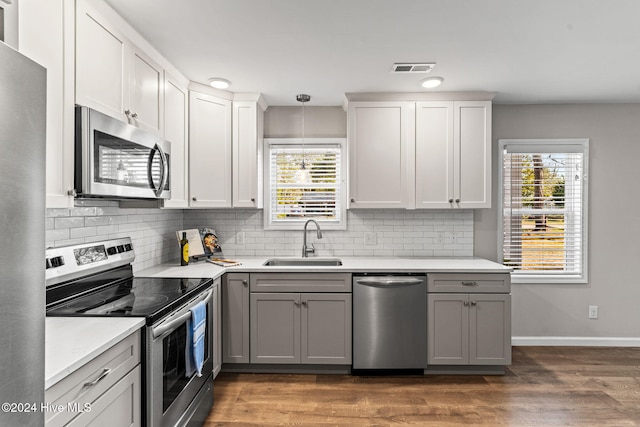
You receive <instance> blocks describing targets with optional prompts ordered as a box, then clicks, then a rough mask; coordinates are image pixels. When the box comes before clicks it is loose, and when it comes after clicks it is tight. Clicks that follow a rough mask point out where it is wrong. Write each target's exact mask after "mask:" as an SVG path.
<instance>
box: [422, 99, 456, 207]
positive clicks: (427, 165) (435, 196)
mask: <svg viewBox="0 0 640 427" xmlns="http://www.w3.org/2000/svg"><path fill="white" fill-rule="evenodd" d="M453 115H454V108H453V102H450V101H441V102H436V101H434V102H418V103H417V104H416V208H437V209H443V208H444V209H448V208H451V207H453V206H454V201H455V199H454V188H453V185H454V179H453V176H454V174H453V173H454V141H453V121H454V120H453Z"/></svg>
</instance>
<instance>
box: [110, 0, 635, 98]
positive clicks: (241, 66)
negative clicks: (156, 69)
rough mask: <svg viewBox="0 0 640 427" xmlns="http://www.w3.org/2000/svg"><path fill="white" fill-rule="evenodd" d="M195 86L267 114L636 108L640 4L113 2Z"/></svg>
mask: <svg viewBox="0 0 640 427" xmlns="http://www.w3.org/2000/svg"><path fill="white" fill-rule="evenodd" d="M107 3H109V4H111V5H112V7H114V8H115V9H116V10H117V11H118V12H119V13H120V14H121V15H122V16H123V17H124V18H125V19H126V20H127V21H129V22H130V23H131V24H132V25H133V26H134V27H135V28H136V29H137V30H138V31H139V32H140V33H141V34H142V35H143V36H144V37H145V38H146V39H147V40H148V41H149V42H150V43H151V44H152V45H153V46H154V47H155V48H156V49H157V50H158V51H159V52H160V53H162V54H163V55H164V56H165V57H166V58H167V59H168V60H169V61H170V62H172V63H173V64H174V65H175V66H176V67H177V68H178V69H179V70H180V71H181V72H182V73H183V74H184V75H185V76H186V77H187V78H189V79H190V80H191V81H195V82H199V83H205V84H206V83H207V80H208V78H209V77H214V76H217V77H224V78H226V79H229V80H231V81H232V86H231V87H230V88H229V89H228V90H229V91H232V92H236V93H242V92H251V93H262V94H263V96H264V98H265V100H266V102H267V104H269V105H299V104H298V103H297V102H296V100H295V95H296V94H298V93H307V94H309V95H311V101H310V102H309V103H308V104H307V105H311V106H313V105H341V104H342V103H343V100H344V94H345V93H347V92H420V91H424V89H421V88H420V87H419V86H418V82H419V81H420V80H421V79H422V78H424V77H426V75H424V74H392V73H391V72H390V70H391V66H392V64H393V63H394V62H436V64H437V65H436V67H435V69H434V70H433V71H432V72H431V73H430V74H431V75H436V76H441V77H443V78H444V79H445V81H444V83H443V84H442V86H440V87H439V88H438V89H437V90H438V91H442V92H445V91H446V92H449V91H489V92H496V93H497V95H496V97H495V99H494V102H497V103H561V102H568V103H574V102H640V22H639V21H640V0H183V1H175V0H136V1H131V0H107Z"/></svg>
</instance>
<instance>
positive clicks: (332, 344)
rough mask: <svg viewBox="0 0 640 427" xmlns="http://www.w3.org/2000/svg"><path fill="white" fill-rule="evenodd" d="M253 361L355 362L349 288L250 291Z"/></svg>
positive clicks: (343, 363)
mask: <svg viewBox="0 0 640 427" xmlns="http://www.w3.org/2000/svg"><path fill="white" fill-rule="evenodd" d="M250 301H251V363H273V364H336V365H349V364H351V294H350V293H288V292H287V293H284V292H282V293H279V292H273V293H270V292H264V293H263V292H257V293H252V294H251V298H250Z"/></svg>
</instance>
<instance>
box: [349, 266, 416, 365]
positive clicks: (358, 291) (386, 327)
mask: <svg viewBox="0 0 640 427" xmlns="http://www.w3.org/2000/svg"><path fill="white" fill-rule="evenodd" d="M426 366H427V280H426V276H424V275H422V276H412V275H406V276H398V275H393V276H392V275H362V276H360V275H354V276H353V369H354V371H356V370H365V369H383V370H387V369H402V370H410V369H424V368H425V367H426Z"/></svg>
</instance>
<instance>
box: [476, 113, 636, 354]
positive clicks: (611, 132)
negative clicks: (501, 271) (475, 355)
mask: <svg viewBox="0 0 640 427" xmlns="http://www.w3.org/2000/svg"><path fill="white" fill-rule="evenodd" d="M501 138H588V139H589V140H590V142H589V144H590V146H589V151H590V158H589V168H590V176H589V225H588V233H589V283H587V284H582V285H553V284H548V285H540V284H538V285H534V284H531V285H522V284H514V285H513V286H512V293H513V297H512V298H513V316H512V318H513V325H512V331H513V336H514V342H515V343H526V342H529V341H527V340H526V339H520V338H521V337H546V338H545V339H544V340H542V342H547V343H552V342H554V340H553V339H550V337H578V338H580V337H583V338H584V337H597V338H614V337H626V338H629V339H631V338H635V340H633V339H631V340H619V341H616V343H619V344H624V343H625V342H626V341H631V342H635V344H636V345H640V308H639V306H638V303H639V302H640V278H639V276H638V274H637V272H636V271H635V268H634V267H635V266H636V265H638V264H639V263H640V245H639V244H638V243H637V242H638V240H639V239H640V167H638V159H640V105H638V104H580V105H494V107H493V139H494V150H493V156H494V165H497V149H496V147H497V141H498V139H501ZM496 171H497V169H495V168H494V185H493V190H494V192H493V194H498V191H497V172H496ZM497 205H498V201H497V200H496V199H494V202H493V208H492V209H490V210H477V211H475V216H474V237H475V241H474V255H476V256H480V257H484V258H488V259H492V260H498V254H497V250H498V249H497V248H498V244H497V238H498V231H497V225H498V223H497V222H498V216H497V210H496V207H497ZM589 305H597V306H599V319H597V320H590V319H588V316H587V314H588V306H589ZM597 341H602V342H606V340H597V339H596V340H594V341H593V342H592V343H594V344H596V343H597ZM531 342H532V343H533V342H534V341H531ZM557 342H558V343H567V342H569V341H568V340H566V339H565V340H558V341H557ZM578 342H582V343H585V342H586V343H589V340H586V341H578Z"/></svg>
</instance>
